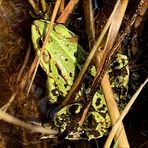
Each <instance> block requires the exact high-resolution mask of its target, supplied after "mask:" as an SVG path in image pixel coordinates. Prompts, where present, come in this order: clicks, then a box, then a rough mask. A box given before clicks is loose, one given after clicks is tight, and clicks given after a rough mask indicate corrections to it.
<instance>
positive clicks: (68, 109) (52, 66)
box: [32, 20, 129, 140]
mask: <svg viewBox="0 0 148 148" xmlns="http://www.w3.org/2000/svg"><path fill="white" fill-rule="evenodd" d="M49 23H50V22H49V21H47V20H36V21H34V22H33V24H32V42H33V46H34V49H35V52H36V54H37V55H38V56H39V55H40V49H41V47H42V43H43V40H44V38H45V35H46V31H47V26H48V24H49ZM87 55H88V53H87V52H86V51H85V50H84V49H83V48H82V46H80V45H79V43H78V37H77V36H76V35H75V34H74V33H72V32H71V31H70V30H69V29H67V28H66V27H65V26H64V25H62V24H54V25H53V28H52V30H51V32H50V38H49V41H48V43H47V45H46V47H45V50H44V52H43V55H42V57H41V61H40V65H41V67H42V68H43V70H44V71H45V72H46V74H47V91H48V93H47V94H48V100H49V104H53V106H54V105H55V104H60V103H61V102H62V101H63V99H64V98H65V96H66V95H67V93H68V91H69V90H70V88H71V86H72V85H73V83H74V80H75V79H76V77H77V75H78V73H79V72H80V70H81V68H82V66H83V64H84V62H85V59H86V58H87ZM95 73H96V72H95V67H94V66H92V68H91V69H90V70H89V74H88V76H87V77H86V80H84V82H83V85H82V88H81V89H80V91H79V92H78V94H77V96H76V98H75V102H74V103H73V104H69V105H66V106H65V107H63V108H61V109H58V110H57V112H56V113H55V115H54V116H53V124H54V128H56V129H58V130H59V131H60V132H63V131H64V130H65V129H66V126H67V124H69V123H70V121H71V119H72V117H74V116H75V115H76V114H78V113H79V111H80V109H81V108H82V106H83V104H84V102H85V100H84V99H83V97H82V96H83V94H85V90H86V88H87V86H88V84H89V83H91V81H90V79H91V78H90V77H94V75H95ZM108 73H109V75H110V81H111V85H112V88H113V91H114V95H115V98H116V100H117V102H118V104H119V107H120V108H124V105H125V103H126V102H127V99H126V95H127V91H128V87H127V86H128V76H129V68H128V58H127V56H126V55H123V54H120V53H118V54H117V55H116V57H115V59H114V60H113V61H112V63H110V68H109V70H108ZM122 100H123V102H122ZM110 126H111V121H110V117H109V114H108V110H107V106H106V102H105V99H104V96H103V93H102V90H101V88H98V90H97V91H96V93H95V95H94V97H93V101H92V105H91V107H90V110H89V112H88V115H87V119H86V120H85V122H84V124H83V125H82V127H75V128H74V129H73V131H71V132H70V133H69V135H67V137H66V138H67V139H71V140H78V139H88V140H91V139H95V138H99V137H102V136H103V135H105V134H107V133H108V128H109V127H110Z"/></svg>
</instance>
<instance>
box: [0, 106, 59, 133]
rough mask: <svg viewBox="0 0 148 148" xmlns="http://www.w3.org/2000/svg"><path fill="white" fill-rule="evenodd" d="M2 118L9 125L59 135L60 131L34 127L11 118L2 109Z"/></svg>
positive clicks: (0, 111) (0, 112)
mask: <svg viewBox="0 0 148 148" xmlns="http://www.w3.org/2000/svg"><path fill="white" fill-rule="evenodd" d="M0 118H1V119H2V120H4V121H6V122H8V123H11V124H14V125H18V126H20V127H23V128H26V129H29V130H31V131H33V132H38V133H44V134H52V135H56V134H58V131H56V130H52V129H46V128H43V127H41V126H33V125H32V124H29V123H26V122H24V121H21V120H19V119H17V118H15V117H13V116H11V115H10V114H8V113H4V112H3V111H2V110H1V109H0Z"/></svg>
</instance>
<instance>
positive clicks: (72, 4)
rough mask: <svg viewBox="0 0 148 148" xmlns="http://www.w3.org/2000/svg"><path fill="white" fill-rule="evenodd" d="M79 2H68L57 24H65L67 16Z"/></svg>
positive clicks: (73, 0)
mask: <svg viewBox="0 0 148 148" xmlns="http://www.w3.org/2000/svg"><path fill="white" fill-rule="evenodd" d="M78 2H79V0H70V2H69V3H68V5H67V6H66V7H65V9H64V11H63V13H62V14H61V15H60V16H59V18H58V19H57V22H60V23H65V22H66V20H67V19H68V17H69V15H70V14H71V13H72V10H73V8H74V7H75V5H76V4H77V3H78Z"/></svg>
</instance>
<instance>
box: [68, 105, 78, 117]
mask: <svg viewBox="0 0 148 148" xmlns="http://www.w3.org/2000/svg"><path fill="white" fill-rule="evenodd" d="M77 109H78V105H72V106H70V107H69V112H70V113H71V115H75V112H76V110H77Z"/></svg>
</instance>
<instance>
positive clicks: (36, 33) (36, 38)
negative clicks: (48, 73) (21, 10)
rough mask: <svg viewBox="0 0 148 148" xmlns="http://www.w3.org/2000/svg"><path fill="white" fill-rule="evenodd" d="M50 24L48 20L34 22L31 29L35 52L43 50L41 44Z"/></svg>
mask: <svg viewBox="0 0 148 148" xmlns="http://www.w3.org/2000/svg"><path fill="white" fill-rule="evenodd" d="M47 26H48V22H47V21H46V20H36V21H34V22H33V24H32V27H31V33H32V42H33V46H34V48H35V50H37V49H39V48H41V47H39V46H40V45H41V42H42V41H43V38H44V36H45V33H46V31H47Z"/></svg>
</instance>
